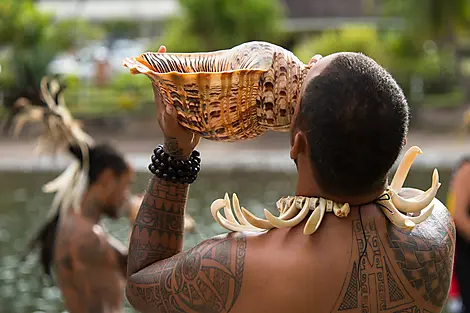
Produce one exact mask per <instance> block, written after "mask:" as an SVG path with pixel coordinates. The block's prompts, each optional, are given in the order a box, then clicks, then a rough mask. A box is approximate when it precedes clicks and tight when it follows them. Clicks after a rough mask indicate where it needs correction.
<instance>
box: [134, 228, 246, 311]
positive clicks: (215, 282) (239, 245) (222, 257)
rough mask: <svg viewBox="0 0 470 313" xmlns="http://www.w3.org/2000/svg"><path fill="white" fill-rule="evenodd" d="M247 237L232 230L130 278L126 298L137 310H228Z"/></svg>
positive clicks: (236, 292)
mask: <svg viewBox="0 0 470 313" xmlns="http://www.w3.org/2000/svg"><path fill="white" fill-rule="evenodd" d="M245 255H246V237H245V235H244V234H242V233H231V234H229V235H228V236H227V237H219V238H213V239H209V240H207V241H205V242H203V243H201V244H199V245H198V246H196V247H194V248H192V249H191V250H189V251H187V252H184V253H180V254H178V255H176V256H174V257H172V258H170V259H167V260H164V261H161V262H158V263H155V264H152V265H150V266H149V267H147V268H145V269H143V270H142V271H140V272H138V273H136V274H134V275H132V276H130V277H129V279H128V282H127V299H128V300H129V302H130V303H131V304H132V305H133V306H134V308H135V309H137V310H139V311H140V312H191V313H196V312H214V313H219V312H229V311H230V309H231V308H232V307H233V305H234V304H235V302H236V300H237V298H238V296H239V294H240V290H241V287H242V280H243V273H244V266H245Z"/></svg>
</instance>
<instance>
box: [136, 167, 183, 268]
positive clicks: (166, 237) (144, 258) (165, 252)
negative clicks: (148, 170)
mask: <svg viewBox="0 0 470 313" xmlns="http://www.w3.org/2000/svg"><path fill="white" fill-rule="evenodd" d="M188 188H189V187H188V185H182V184H175V183H171V182H167V181H165V180H163V179H160V178H158V177H156V176H153V177H152V179H151V180H150V184H149V187H148V189H147V192H146V194H145V197H144V200H143V201H142V204H141V206H140V209H139V213H138V214H137V217H136V220H135V225H134V227H133V230H132V235H131V238H130V243H129V258H128V265H127V271H128V275H132V274H134V273H136V272H137V271H139V270H141V269H142V268H145V267H146V266H148V265H150V264H152V263H155V262H157V261H160V260H163V259H166V258H169V257H171V256H173V255H175V254H177V253H179V252H181V251H182V250H183V235H184V211H185V207H186V198H187V194H188Z"/></svg>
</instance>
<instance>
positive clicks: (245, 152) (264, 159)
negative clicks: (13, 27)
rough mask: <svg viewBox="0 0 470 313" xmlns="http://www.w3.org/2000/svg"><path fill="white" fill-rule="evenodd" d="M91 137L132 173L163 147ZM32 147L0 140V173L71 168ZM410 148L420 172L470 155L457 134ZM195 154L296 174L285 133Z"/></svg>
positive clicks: (228, 164) (223, 165)
mask: <svg viewBox="0 0 470 313" xmlns="http://www.w3.org/2000/svg"><path fill="white" fill-rule="evenodd" d="M93 136H94V138H95V139H96V141H97V142H102V141H110V142H114V143H115V144H116V146H117V147H119V149H120V150H121V151H122V152H123V153H125V154H126V156H127V158H128V159H129V160H130V162H131V163H132V164H133V166H134V167H135V168H136V170H137V171H145V170H146V169H147V165H148V162H149V157H150V154H151V151H152V150H153V149H154V148H155V146H156V145H157V144H158V143H161V142H162V138H161V136H160V135H159V134H156V135H155V136H154V137H150V136H146V137H145V138H139V137H135V138H130V136H128V135H125V136H119V135H118V136H111V135H110V134H93ZM35 144H36V142H35V140H33V139H31V138H22V139H21V140H17V139H12V138H2V139H0V170H2V171H18V170H20V171H33V170H34V171H36V170H37V171H41V170H47V171H49V170H59V169H62V168H64V167H65V166H66V165H67V164H68V163H69V162H70V159H68V158H64V157H57V158H56V159H54V158H53V157H51V156H37V155H34V154H33V149H34V147H35ZM413 145H417V146H419V147H420V148H421V149H422V150H423V154H422V155H420V156H418V157H417V158H416V161H415V164H416V165H419V166H425V167H452V166H453V165H454V164H455V163H456V162H457V161H458V160H459V159H460V158H461V157H462V156H463V155H464V154H467V153H470V138H469V137H464V136H463V135H457V134H454V135H449V134H442V135H435V134H427V133H418V132H413V133H410V135H409V136H408V140H407V148H408V147H410V146H413ZM198 149H199V150H200V151H201V154H202V166H203V168H204V169H205V170H236V169H244V170H249V169H257V170H266V171H271V170H283V171H294V170H295V166H294V165H293V162H292V161H291V160H290V158H289V136H288V134H287V133H277V132H269V133H267V134H265V135H263V136H261V137H259V138H257V139H254V140H247V141H240V142H233V143H225V142H213V141H208V140H202V141H201V143H200V145H199V147H198Z"/></svg>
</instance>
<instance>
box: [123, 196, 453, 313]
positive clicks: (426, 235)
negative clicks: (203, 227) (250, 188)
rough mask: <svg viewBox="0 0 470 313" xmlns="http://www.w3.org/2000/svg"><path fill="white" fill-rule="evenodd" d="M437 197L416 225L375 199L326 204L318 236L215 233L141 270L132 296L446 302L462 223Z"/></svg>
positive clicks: (391, 306) (367, 307) (351, 306)
mask: <svg viewBox="0 0 470 313" xmlns="http://www.w3.org/2000/svg"><path fill="white" fill-rule="evenodd" d="M416 192H417V191H408V195H407V196H409V195H410V194H411V195H413V194H416ZM405 196H406V194H405ZM434 201H435V203H436V205H435V209H434V211H433V215H432V216H431V217H429V218H428V219H427V220H426V221H425V222H423V223H421V224H419V225H417V226H416V228H415V229H414V230H413V231H412V232H411V233H406V232H405V231H403V230H401V229H398V228H397V227H395V226H393V225H392V224H391V223H390V222H389V221H388V220H387V219H386V217H385V216H384V215H383V213H382V211H381V209H380V208H379V207H377V206H376V205H375V204H370V205H367V206H363V207H362V208H361V210H360V212H361V215H359V209H358V208H357V207H356V208H355V209H353V210H351V213H350V215H349V216H348V217H347V218H345V219H339V218H337V217H335V216H334V215H333V214H327V215H326V216H325V218H324V221H323V222H322V226H321V228H320V229H319V230H318V231H317V232H316V233H315V236H306V235H304V234H303V233H302V230H303V224H300V225H298V226H296V227H294V228H291V229H273V230H270V231H269V232H267V233H264V234H252V233H251V234H250V233H231V234H228V235H224V236H219V237H215V238H212V239H210V240H208V241H205V242H203V243H201V244H200V245H198V246H196V247H195V248H193V249H191V250H189V251H187V252H184V253H182V254H178V255H176V256H175V257H172V258H170V259H167V260H165V261H163V262H159V263H157V264H155V265H151V266H149V267H148V268H147V269H144V270H143V271H141V274H139V275H136V276H139V277H142V278H141V279H142V280H141V281H139V279H138V278H137V277H136V280H137V281H135V284H134V283H133V284H132V286H133V288H132V290H131V292H130V293H128V296H129V294H132V295H133V296H131V298H130V301H132V300H134V299H132V298H133V297H134V296H135V297H136V298H137V297H141V296H144V295H145V299H146V302H147V305H148V306H147V309H145V310H142V311H143V312H172V311H173V310H174V311H178V312H180V311H181V312H229V311H230V312H231V313H238V312H240V313H250V312H270V313H277V312H279V313H284V312H296V313H297V312H298V313H303V312H340V311H341V312H344V311H347V312H351V313H355V312H413V313H415V312H421V313H422V312H441V309H442V307H443V305H444V303H445V301H446V299H447V293H448V290H449V286H450V277H451V273H452V260H453V253H454V237H455V227H454V224H453V221H452V220H451V217H450V215H449V213H448V211H447V209H446V208H445V207H444V206H443V205H442V203H440V202H439V201H437V200H434ZM361 216H362V218H361ZM364 235H365V237H366V238H367V239H366V241H367V249H366V250H364V242H365V240H364ZM361 256H362V257H361ZM147 275H151V277H153V282H150V281H148V277H147ZM145 277H146V278H145ZM144 280H145V281H144ZM286 299H289V301H286ZM152 306H153V308H154V309H153V310H152V309H151V307H152Z"/></svg>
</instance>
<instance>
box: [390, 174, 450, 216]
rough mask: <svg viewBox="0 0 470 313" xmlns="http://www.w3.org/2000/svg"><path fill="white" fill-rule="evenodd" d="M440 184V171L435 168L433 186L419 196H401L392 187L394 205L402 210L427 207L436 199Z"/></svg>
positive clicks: (414, 210)
mask: <svg viewBox="0 0 470 313" xmlns="http://www.w3.org/2000/svg"><path fill="white" fill-rule="evenodd" d="M440 186H441V184H440V183H439V173H438V172H437V169H434V172H433V174H432V187H431V188H429V189H428V190H427V191H426V192H424V193H423V194H420V195H419V196H416V197H413V198H409V199H405V198H403V197H401V196H399V195H398V193H397V192H396V191H395V190H393V189H390V191H391V200H392V202H393V205H394V206H395V207H396V208H397V209H398V210H399V211H401V212H406V213H411V212H413V213H414V212H419V211H421V210H422V209H424V208H425V207H427V206H428V205H429V204H430V203H431V202H432V200H434V197H435V196H436V194H437V191H438V190H439V187H440Z"/></svg>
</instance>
